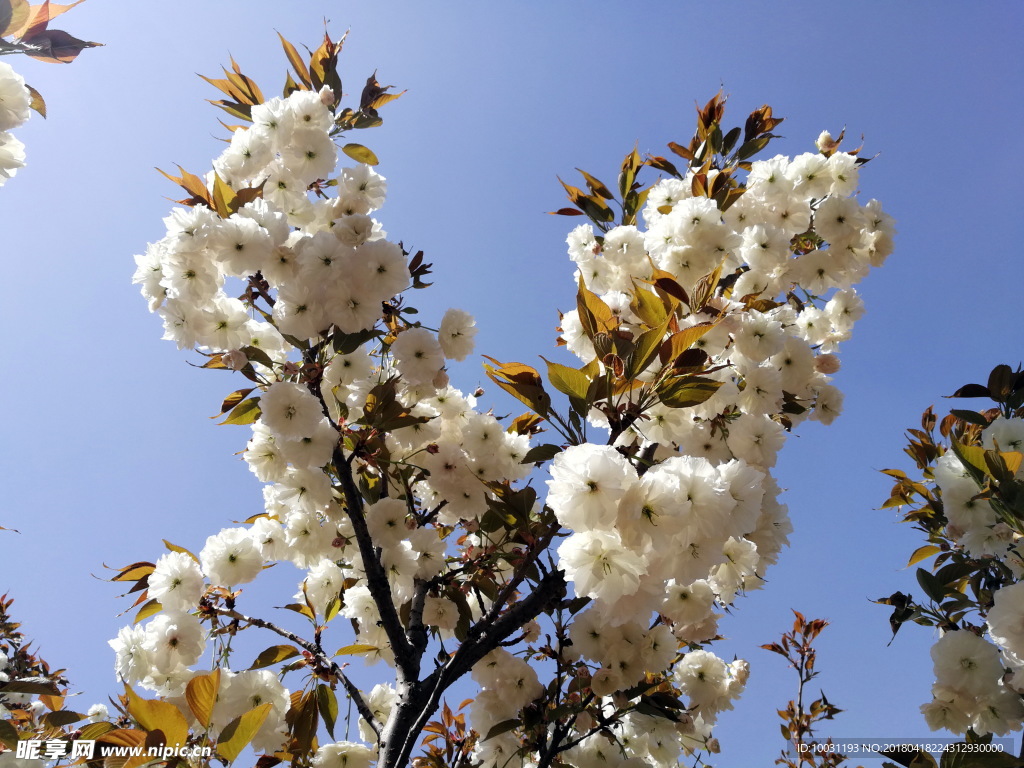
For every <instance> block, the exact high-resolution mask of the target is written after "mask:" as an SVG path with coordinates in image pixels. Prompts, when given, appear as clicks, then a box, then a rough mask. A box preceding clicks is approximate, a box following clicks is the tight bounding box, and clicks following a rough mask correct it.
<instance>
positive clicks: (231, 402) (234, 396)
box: [210, 387, 254, 419]
mask: <svg viewBox="0 0 1024 768" xmlns="http://www.w3.org/2000/svg"><path fill="white" fill-rule="evenodd" d="M253 389H254V387H249V388H248V389H238V390H235V391H234V392H232V393H231V394H230V395H228V396H227V397H225V398H224V402H223V403H221V405H220V413H218V414H217V415H216V416H211V417H210V418H211V419H219V418H220V417H221V416H223V415H224V414H225V413H227V412H228V411H230V410H232V409H233V408H234V407H235V406H236V405H238V404H239V403H240V402H242V401H243V400H244V399H245V397H246V395H248V394H249V393H250V392H252V391H253Z"/></svg>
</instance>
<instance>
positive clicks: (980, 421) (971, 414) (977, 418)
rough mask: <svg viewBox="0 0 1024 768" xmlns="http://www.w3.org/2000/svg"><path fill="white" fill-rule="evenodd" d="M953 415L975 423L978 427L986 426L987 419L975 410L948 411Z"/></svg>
mask: <svg viewBox="0 0 1024 768" xmlns="http://www.w3.org/2000/svg"><path fill="white" fill-rule="evenodd" d="M950 413H952V414H953V415H954V416H956V417H957V418H958V419H960V420H962V421H966V422H967V423H968V424H977V425H978V426H979V427H987V426H988V419H986V418H985V417H984V416H982V415H981V414H980V413H977V412H975V411H961V410H958V409H954V410H952V411H950Z"/></svg>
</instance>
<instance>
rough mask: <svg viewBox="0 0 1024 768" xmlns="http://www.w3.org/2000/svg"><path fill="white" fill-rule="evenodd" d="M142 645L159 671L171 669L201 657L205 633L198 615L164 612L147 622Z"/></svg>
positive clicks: (170, 670)
mask: <svg viewBox="0 0 1024 768" xmlns="http://www.w3.org/2000/svg"><path fill="white" fill-rule="evenodd" d="M142 647H143V649H144V650H146V651H147V652H148V653H149V658H150V662H151V663H152V665H153V668H154V669H155V670H156V671H158V672H164V673H166V672H172V671H174V670H175V669H176V668H177V667H179V666H185V667H188V666H190V665H192V664H195V663H196V662H197V661H199V657H200V656H202V655H203V649H204V648H205V647H206V637H205V635H204V633H203V628H202V626H201V625H200V624H199V619H197V618H196V617H195V616H193V615H191V614H189V613H175V612H169V613H161V614H160V615H159V616H157V617H156V618H155V619H153V620H152V621H151V622H149V624H147V625H146V637H145V640H143V642H142Z"/></svg>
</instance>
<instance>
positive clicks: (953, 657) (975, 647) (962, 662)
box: [931, 629, 1003, 696]
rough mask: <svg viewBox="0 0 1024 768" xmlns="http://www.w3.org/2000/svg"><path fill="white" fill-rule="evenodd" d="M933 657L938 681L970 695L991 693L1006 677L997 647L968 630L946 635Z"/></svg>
mask: <svg viewBox="0 0 1024 768" xmlns="http://www.w3.org/2000/svg"><path fill="white" fill-rule="evenodd" d="M931 656H932V661H933V662H934V668H935V679H936V681H937V682H938V683H939V684H940V685H946V686H949V687H950V688H954V689H956V690H957V691H960V692H962V693H964V694H966V695H969V696H978V695H983V694H986V693H988V692H991V691H992V690H994V689H995V686H996V684H997V683H998V682H999V678H1000V677H1001V676H1002V674H1003V664H1002V662H1001V661H1000V659H999V651H998V650H997V649H996V647H995V646H994V645H992V644H991V643H989V642H988V641H986V640H984V639H982V638H980V637H978V636H977V635H976V634H974V633H973V632H970V631H968V630H965V629H963V630H956V631H951V632H946V634H944V635H943V636H942V637H941V638H939V641H938V642H937V643H935V645H933V646H932V651H931Z"/></svg>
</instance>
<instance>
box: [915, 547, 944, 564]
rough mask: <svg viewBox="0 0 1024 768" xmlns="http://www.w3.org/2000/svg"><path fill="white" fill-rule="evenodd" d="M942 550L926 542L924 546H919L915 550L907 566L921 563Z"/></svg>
mask: <svg viewBox="0 0 1024 768" xmlns="http://www.w3.org/2000/svg"><path fill="white" fill-rule="evenodd" d="M941 551H942V550H941V549H939V548H938V547H936V546H934V545H932V544H925V545H924V546H923V547H918V548H917V549H915V550H914V554H912V555H911V556H910V560H909V561H908V562H907V567H908V568H909V567H910V566H912V565H914V564H915V563H920V562H921V561H922V560H927V559H928V558H929V557H931V556H932V555H937V554H939V552H941Z"/></svg>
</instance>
